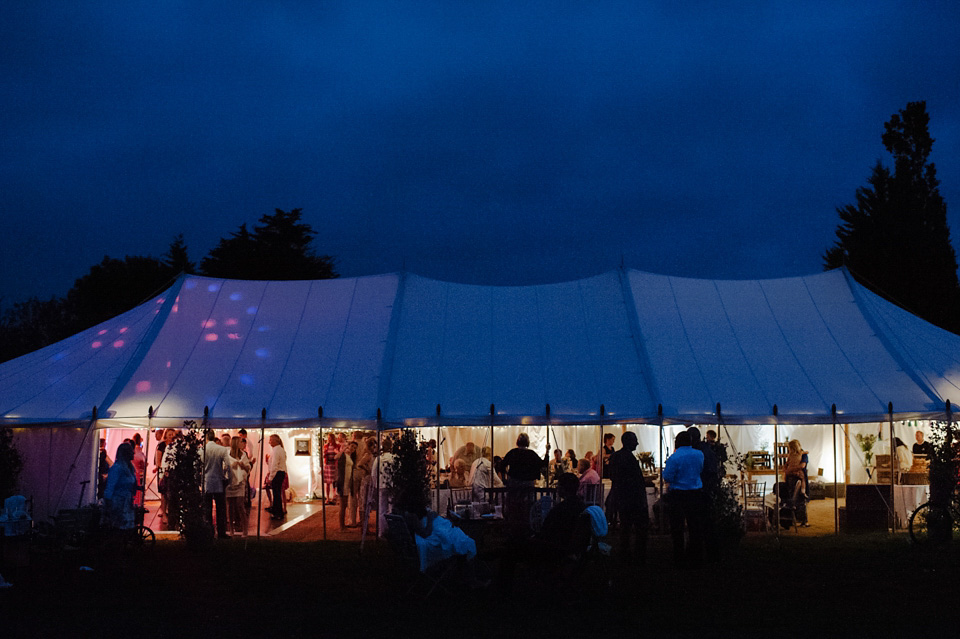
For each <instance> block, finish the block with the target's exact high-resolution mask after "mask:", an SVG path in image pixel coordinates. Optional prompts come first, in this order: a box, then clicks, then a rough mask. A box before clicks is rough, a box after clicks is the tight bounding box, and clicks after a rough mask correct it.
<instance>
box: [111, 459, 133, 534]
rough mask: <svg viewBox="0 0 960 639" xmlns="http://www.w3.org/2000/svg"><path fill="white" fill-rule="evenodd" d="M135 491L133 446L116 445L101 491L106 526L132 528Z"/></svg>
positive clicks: (123, 528)
mask: <svg viewBox="0 0 960 639" xmlns="http://www.w3.org/2000/svg"><path fill="white" fill-rule="evenodd" d="M136 491H137V474H136V471H135V470H134V468H133V446H131V445H130V444H127V443H123V444H120V446H118V447H117V459H116V461H115V462H114V463H113V466H111V467H110V472H109V473H108V474H107V486H106V488H105V489H104V491H103V507H104V517H105V519H106V523H107V525H108V526H110V527H112V528H116V529H117V530H133V526H134V511H133V495H134V493H135V492H136Z"/></svg>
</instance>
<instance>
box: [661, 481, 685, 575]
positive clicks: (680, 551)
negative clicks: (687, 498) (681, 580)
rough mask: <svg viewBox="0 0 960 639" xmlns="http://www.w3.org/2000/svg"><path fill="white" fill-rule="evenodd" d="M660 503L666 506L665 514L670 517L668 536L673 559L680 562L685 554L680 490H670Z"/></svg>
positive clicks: (683, 520) (683, 519)
mask: <svg viewBox="0 0 960 639" xmlns="http://www.w3.org/2000/svg"><path fill="white" fill-rule="evenodd" d="M661 503H663V504H664V505H665V506H666V509H667V516H668V517H669V518H670V538H671V539H672V540H673V560H674V561H675V562H676V563H678V564H682V563H683V560H684V555H685V553H684V540H683V528H684V523H685V518H684V509H683V500H682V497H681V496H680V491H679V490H672V491H670V492H669V493H667V494H666V498H665V499H664V500H663V501H662V502H661Z"/></svg>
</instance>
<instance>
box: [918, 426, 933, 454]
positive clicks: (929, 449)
mask: <svg viewBox="0 0 960 639" xmlns="http://www.w3.org/2000/svg"><path fill="white" fill-rule="evenodd" d="M914 437H916V438H917V443H916V444H914V445H913V454H914V455H926V456H927V459H930V458H931V457H933V444H931V443H930V442H925V441H923V431H922V430H918V431H917V433H916V435H914Z"/></svg>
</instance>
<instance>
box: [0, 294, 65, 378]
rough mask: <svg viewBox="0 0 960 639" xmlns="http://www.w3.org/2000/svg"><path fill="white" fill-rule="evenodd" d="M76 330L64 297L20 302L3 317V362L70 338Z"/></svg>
mask: <svg viewBox="0 0 960 639" xmlns="http://www.w3.org/2000/svg"><path fill="white" fill-rule="evenodd" d="M73 327H74V324H73V317H72V316H71V315H70V313H69V312H68V310H67V305H66V302H65V301H64V299H63V298H60V297H51V298H50V299H49V300H46V301H42V300H40V299H37V298H36V297H32V298H30V299H28V300H27V301H25V302H18V303H16V304H14V305H13V306H12V307H10V308H8V309H7V310H6V311H4V313H3V316H2V317H0V362H5V361H7V360H8V359H13V358H14V357H19V356H20V355H23V354H24V353H29V352H30V351H35V350H37V349H38V348H43V347H44V346H47V345H48V344H52V343H54V342H57V341H60V340H61V339H64V338H67V337H69V336H70V335H72V334H73V333H74V332H76V331H74V330H73Z"/></svg>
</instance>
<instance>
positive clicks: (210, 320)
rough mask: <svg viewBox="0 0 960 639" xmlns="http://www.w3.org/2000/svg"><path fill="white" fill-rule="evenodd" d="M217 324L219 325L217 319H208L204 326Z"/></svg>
mask: <svg viewBox="0 0 960 639" xmlns="http://www.w3.org/2000/svg"><path fill="white" fill-rule="evenodd" d="M216 325H217V320H215V319H208V320H207V321H206V322H204V323H203V327H204V328H213V327H214V326H216Z"/></svg>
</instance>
